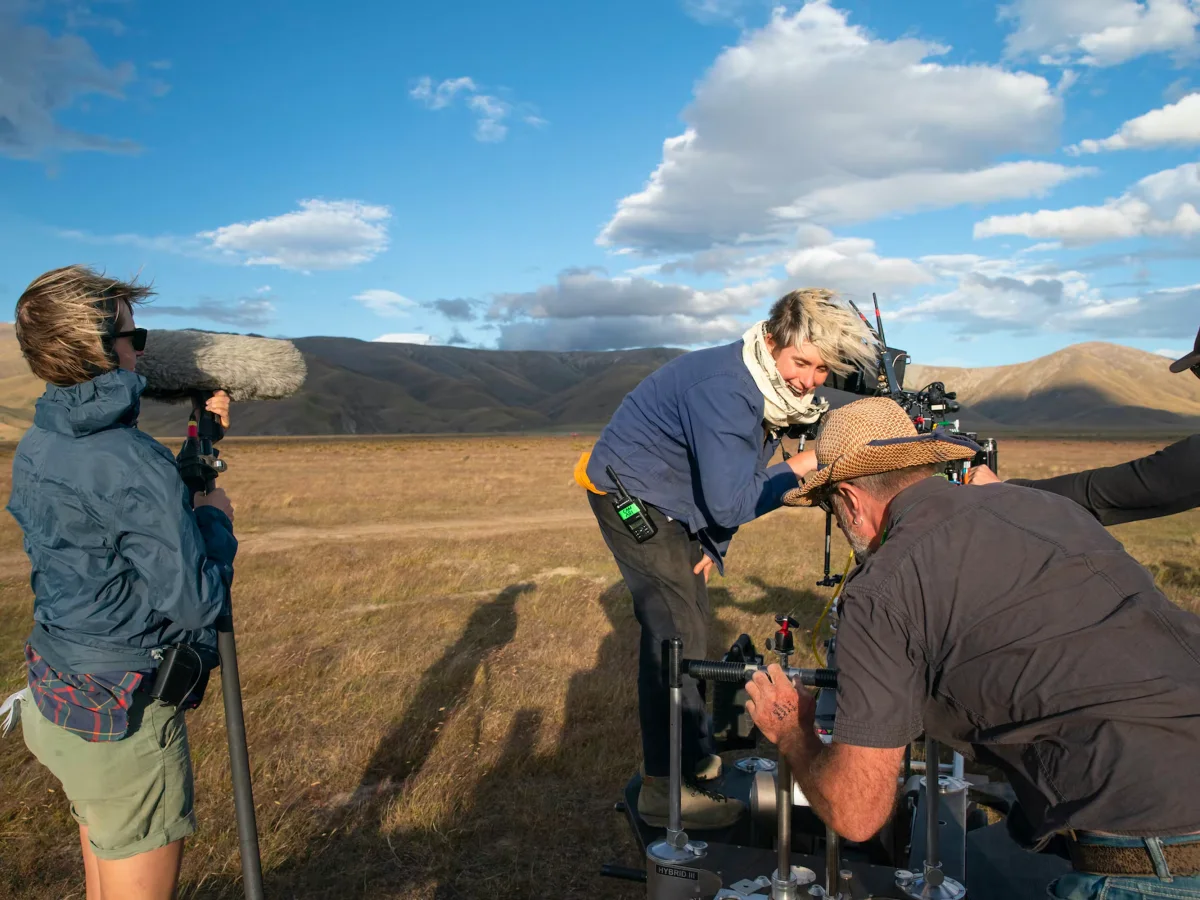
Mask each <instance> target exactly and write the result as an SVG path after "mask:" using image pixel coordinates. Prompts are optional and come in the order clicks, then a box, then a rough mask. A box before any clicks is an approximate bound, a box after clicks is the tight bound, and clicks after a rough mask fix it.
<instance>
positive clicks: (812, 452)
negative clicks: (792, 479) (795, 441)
mask: <svg viewBox="0 0 1200 900" xmlns="http://www.w3.org/2000/svg"><path fill="white" fill-rule="evenodd" d="M787 464H788V465H789V466H791V467H792V471H793V472H795V473H796V477H797V478H799V479H800V480H802V481H803V480H804V476H806V475H808V474H810V473H812V472H815V471H816V470H817V448H816V447H809V448H807V449H805V450H801V451H800V452H799V453H797V454H795V455H794V456H791V457H790V458H789V459H788V461H787Z"/></svg>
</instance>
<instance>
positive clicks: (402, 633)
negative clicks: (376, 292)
mask: <svg viewBox="0 0 1200 900" xmlns="http://www.w3.org/2000/svg"><path fill="white" fill-rule="evenodd" d="M587 445H588V442H587V441H584V440H582V439H565V438H479V439H469V440H424V439H402V440H391V441H361V442H356V441H351V442H347V441H339V442H323V443H313V444H306V443H304V442H298V441H280V442H270V441H246V442H231V443H230V444H229V445H228V446H227V448H226V450H225V457H226V458H227V460H228V461H229V463H230V471H229V473H228V475H226V476H225V477H224V478H223V484H224V485H225V486H226V487H227V489H228V491H229V493H230V495H231V496H232V497H233V499H234V501H235V503H236V505H237V531H238V533H239V536H240V538H241V540H242V552H241V553H240V555H239V557H238V562H237V579H236V583H235V610H236V618H237V628H238V649H239V656H240V661H241V668H242V680H243V685H244V694H245V706H246V718H247V725H248V730H249V739H250V758H251V763H252V766H253V774H254V790H255V799H256V802H257V808H258V817H259V827H260V831H261V845H262V856H263V864H264V869H265V871H266V883H267V896H268V897H270V898H272V900H275V898H292V897H303V898H318V897H329V898H359V897H364V898H365V897H371V898H400V897H403V898H410V897H411V898H423V897H438V898H450V897H472V898H474V897H478V898H484V897H486V898H498V897H531V896H556V897H576V896H578V897H583V896H596V893H597V890H598V889H599V888H600V886H601V884H600V882H599V880H598V878H597V875H596V872H597V870H598V868H599V866H600V865H601V863H603V862H606V861H609V860H618V861H622V862H625V863H626V864H636V862H637V860H636V859H635V858H634V856H633V853H632V843H631V838H630V836H629V835H628V833H627V830H626V826H625V823H624V821H623V819H622V818H621V817H620V816H619V815H617V814H616V813H614V812H613V811H612V804H613V802H614V801H615V800H616V799H617V796H618V793H619V791H620V789H621V787H622V786H623V785H624V783H625V781H626V780H627V778H628V777H629V775H630V774H631V773H632V771H633V770H634V768H635V767H636V765H637V762H638V758H639V750H638V736H637V724H636V693H635V686H634V672H635V668H636V655H637V626H636V623H635V622H634V619H633V614H632V608H631V603H630V600H629V596H628V593H627V592H626V591H625V589H624V587H623V585H622V584H621V582H620V578H619V576H618V574H617V570H616V567H615V565H614V563H613V561H612V559H611V557H610V556H609V555H608V554H607V552H606V550H605V548H604V545H603V543H602V541H601V539H600V536H599V533H598V531H597V529H596V526H595V523H594V520H593V519H592V518H591V515H590V512H589V511H588V509H587V505H586V500H585V499H584V497H583V495H582V493H581V491H580V490H579V489H578V488H577V487H576V486H575V485H574V483H573V482H572V480H571V467H572V464H573V463H574V461H575V459H576V457H577V455H578V452H579V451H580V450H582V449H585V448H586V446H587ZM1154 447H1155V445H1154V444H1152V443H1150V442H1140V443H1139V442H1126V443H1120V444H1115V443H1083V442H1080V443H1073V442H1049V441H1041V442H1021V441H1006V442H1004V443H1003V444H1002V451H1001V452H1002V457H1001V459H1002V467H1003V470H1004V473H1005V474H1006V475H1018V474H1029V475H1035V476H1036V475H1044V474H1052V473H1054V472H1060V471H1069V470H1072V469H1076V468H1082V467H1086V466H1088V465H1096V464H1106V463H1111V462H1116V461H1119V460H1123V459H1129V458H1132V457H1135V456H1138V455H1141V454H1143V453H1146V452H1149V451H1150V450H1152V449H1154ZM10 458H11V448H9V449H8V450H6V451H4V452H3V456H2V457H0V472H3V481H2V482H0V495H2V496H5V497H7V494H8V485H7V478H8V471H9V460H10ZM1198 525H1200V513H1189V514H1186V515H1182V516H1177V517H1174V518H1171V519H1166V520H1158V521H1155V522H1149V523H1144V524H1140V525H1132V526H1125V527H1123V528H1121V529H1118V530H1117V534H1118V535H1119V537H1120V538H1121V539H1122V540H1123V541H1125V542H1126V544H1127V546H1129V548H1130V550H1131V551H1132V552H1133V553H1134V554H1135V555H1136V556H1137V557H1138V558H1139V559H1140V560H1142V561H1143V562H1144V563H1146V564H1150V565H1153V566H1156V567H1157V571H1159V572H1160V573H1161V576H1162V580H1163V583H1164V588H1165V590H1166V591H1167V593H1168V594H1169V595H1170V596H1171V597H1172V598H1173V599H1174V600H1175V601H1176V602H1179V603H1181V604H1183V605H1186V606H1189V607H1190V608H1193V609H1195V608H1196V607H1197V602H1198V600H1200V545H1198V543H1197V537H1196V534H1197V531H1198V530H1200V529H1198V528H1197V526H1198ZM822 526H823V520H822V517H821V516H820V515H819V514H818V513H815V512H813V511H810V510H783V511H780V512H778V513H775V514H772V515H770V516H768V517H766V518H764V519H763V520H761V521H759V522H756V523H753V524H751V525H749V526H747V527H746V528H745V529H744V530H743V533H742V534H741V535H739V537H738V539H737V540H736V541H735V543H734V547H733V554H732V556H731V559H730V569H729V575H728V577H726V578H723V579H722V578H714V580H713V583H712V586H711V596H712V604H713V607H714V627H713V628H712V631H711V640H710V645H709V648H708V649H709V651H710V652H711V653H713V654H719V653H720V652H722V651H723V650H724V648H725V647H727V646H728V645H729V643H730V642H732V640H733V639H734V638H735V637H736V636H737V635H738V634H739V633H741V632H742V631H749V632H750V633H751V634H752V635H753V636H754V637H755V638H756V640H760V641H761V639H762V638H763V637H765V636H766V635H767V634H769V633H770V632H771V631H773V629H774V625H773V622H772V620H771V615H772V614H774V613H776V612H780V611H794V612H795V614H796V615H797V616H798V617H799V618H800V619H801V620H802V621H804V622H807V623H811V622H813V621H814V620H815V619H816V616H817V614H818V612H819V610H820V607H821V605H822V603H823V602H824V600H825V598H826V593H825V592H824V591H823V590H818V589H816V588H814V587H813V583H814V582H815V581H816V579H817V578H818V577H819V574H820V573H819V569H820V565H821V534H822ZM836 540H837V542H838V543H837V545H836V546H837V548H838V551H837V556H836V558H837V559H840V560H844V559H845V556H844V553H845V551H844V549H843V548H844V545H843V544H842V542H841V540H840V537H838V538H836ZM29 615H30V594H29V588H28V583H27V566H26V564H25V561H24V555H23V553H22V552H21V542H20V533H19V531H18V529H17V528H16V526H15V525H14V524H13V523H12V521H11V518H9V517H7V516H6V517H4V518H3V520H2V521H0V617H2V618H0V695H3V694H7V693H8V692H9V691H12V690H15V689H17V688H18V687H19V686H20V684H21V682H22V680H23V677H24V673H23V664H22V656H21V647H22V643H23V641H24V639H25V637H26V635H27V634H28V630H29V624H30V619H29ZM189 729H190V734H191V742H192V752H193V759H194V762H195V768H196V779H197V794H198V799H197V813H198V816H199V819H200V823H201V829H200V833H199V834H198V835H197V836H196V838H194V839H193V840H192V841H190V842H189V845H188V850H187V854H186V857H185V862H184V876H183V889H182V892H181V895H182V897H183V898H189V900H200V898H204V900H217V898H234V897H239V896H241V885H240V881H239V871H240V870H239V864H238V856H237V834H236V829H235V827H234V821H233V806H232V800H231V797H230V793H229V771H228V755H227V751H226V745H225V734H224V726H223V716H222V709H221V701H220V689H219V684H218V681H217V680H216V678H214V680H213V682H212V686H211V688H210V694H209V697H208V699H207V700H206V702H205V704H204V705H203V706H202V707H201V708H200V709H199V710H197V711H195V712H193V713H191V714H189ZM0 784H3V785H4V791H3V796H0V896H5V897H22V898H31V900H50V898H53V900H64V898H81V897H82V896H83V891H82V877H81V876H82V872H81V866H80V863H79V855H78V847H77V844H76V840H75V834H74V827H73V823H72V821H71V819H70V818H69V816H68V813H67V809H66V803H65V801H64V799H63V797H62V795H61V793H60V792H58V790H57V785H56V784H55V782H54V781H53V779H52V778H51V776H49V774H48V773H47V772H46V771H45V770H44V769H43V768H42V767H41V766H39V765H38V764H37V763H36V762H35V761H34V760H33V759H32V758H31V757H30V755H29V754H28V752H27V751H26V749H25V747H24V744H23V743H22V741H21V739H20V737H19V735H13V736H11V737H9V738H8V739H7V740H4V741H0ZM603 889H604V891H605V895H606V896H611V897H629V898H634V897H637V896H641V894H642V891H641V889H639V888H638V887H636V886H632V885H626V884H622V883H618V882H605V883H604V884H603Z"/></svg>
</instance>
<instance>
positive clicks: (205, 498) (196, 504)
mask: <svg viewBox="0 0 1200 900" xmlns="http://www.w3.org/2000/svg"><path fill="white" fill-rule="evenodd" d="M201 506H212V507H214V508H216V509H219V510H220V511H221V512H223V513H225V515H227V516H229V521H230V523H231V524H232V523H233V504H232V503H231V502H230V501H229V495H228V494H226V493H225V488H213V489H212V492H211V493H208V494H205V493H203V492H197V493H196V495H195V496H193V497H192V507H193V508H195V509H199V508H200V507H201Z"/></svg>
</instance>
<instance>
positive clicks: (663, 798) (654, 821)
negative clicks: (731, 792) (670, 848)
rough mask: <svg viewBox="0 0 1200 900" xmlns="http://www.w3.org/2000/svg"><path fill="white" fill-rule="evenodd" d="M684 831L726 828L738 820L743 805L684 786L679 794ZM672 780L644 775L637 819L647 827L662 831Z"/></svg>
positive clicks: (729, 798)
mask: <svg viewBox="0 0 1200 900" xmlns="http://www.w3.org/2000/svg"><path fill="white" fill-rule="evenodd" d="M681 799H682V803H681V804H680V805H681V807H682V812H683V827H684V828H685V829H689V830H696V831H708V830H710V829H714V828H728V827H729V826H730V825H732V824H733V823H734V822H736V821H737V820H738V819H740V818H741V816H742V813H743V812H745V810H746V804H744V803H742V802H741V801H740V800H734V799H733V798H732V797H726V796H725V795H724V794H717V793H714V792H711V791H706V790H704V789H702V788H701V787H699V786H698V785H694V784H688V783H687V782H684V784H683V790H682V791H681ZM670 800H671V779H669V778H667V777H666V776H662V777H655V776H652V775H646V776H644V777H643V778H642V789H641V791H640V792H639V793H638V815H639V816H640V817H641V819H642V821H643V822H645V823H646V824H647V825H654V826H656V827H658V828H665V827H666V825H667V820H668V817H669V816H670V810H671V802H670Z"/></svg>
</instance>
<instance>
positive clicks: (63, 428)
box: [33, 369, 146, 437]
mask: <svg viewBox="0 0 1200 900" xmlns="http://www.w3.org/2000/svg"><path fill="white" fill-rule="evenodd" d="M145 389H146V379H145V378H143V377H142V376H141V375H138V374H137V373H136V372H129V371H127V370H125V369H113V370H112V371H111V372H105V373H104V374H103V375H97V376H96V377H95V378H93V379H91V380H90V381H84V382H82V383H80V384H73V385H71V386H70V387H59V386H57V385H53V384H50V385H47V386H46V393H44V394H43V395H42V396H41V397H40V398H39V399H38V401H37V407H36V411H35V412H34V415H33V424H34V425H36V426H37V427H38V428H44V429H46V430H47V431H54V432H57V433H59V434H65V435H69V436H71V437H84V436H85V435H89V434H95V433H96V432H99V431H105V430H107V429H109V428H114V427H117V426H126V427H131V426H133V425H135V424H137V419H138V412H139V411H140V409H141V398H142V391H144V390H145Z"/></svg>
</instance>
